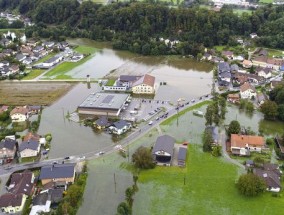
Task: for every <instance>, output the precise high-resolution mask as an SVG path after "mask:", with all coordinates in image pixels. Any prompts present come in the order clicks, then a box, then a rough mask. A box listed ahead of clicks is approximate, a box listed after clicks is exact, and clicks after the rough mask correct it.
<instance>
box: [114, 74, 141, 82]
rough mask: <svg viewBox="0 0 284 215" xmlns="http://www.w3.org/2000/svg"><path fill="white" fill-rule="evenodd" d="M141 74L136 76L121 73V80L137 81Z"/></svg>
mask: <svg viewBox="0 0 284 215" xmlns="http://www.w3.org/2000/svg"><path fill="white" fill-rule="evenodd" d="M139 78H141V76H136V75H121V76H120V77H119V80H120V81H128V82H134V81H137V80H138V79H139Z"/></svg>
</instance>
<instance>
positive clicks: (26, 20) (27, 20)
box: [0, 11, 33, 26]
mask: <svg viewBox="0 0 284 215" xmlns="http://www.w3.org/2000/svg"><path fill="white" fill-rule="evenodd" d="M0 18H2V19H6V20H7V21H8V23H9V24H12V23H13V22H15V21H22V22H23V23H24V25H25V26H31V25H33V23H32V22H31V20H30V18H27V17H25V16H21V15H15V14H12V13H10V12H5V11H3V12H1V13H0Z"/></svg>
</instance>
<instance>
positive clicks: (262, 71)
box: [255, 67, 272, 79]
mask: <svg viewBox="0 0 284 215" xmlns="http://www.w3.org/2000/svg"><path fill="white" fill-rule="evenodd" d="M255 72H256V73H257V75H258V76H261V77H264V78H266V79H268V78H271V76H272V68H270V67H265V68H263V67H257V68H256V71H255Z"/></svg>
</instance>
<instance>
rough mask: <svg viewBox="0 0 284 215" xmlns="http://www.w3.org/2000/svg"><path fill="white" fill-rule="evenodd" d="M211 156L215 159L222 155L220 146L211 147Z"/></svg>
mask: <svg viewBox="0 0 284 215" xmlns="http://www.w3.org/2000/svg"><path fill="white" fill-rule="evenodd" d="M212 155H213V156H215V157H220V156H221V155H222V146H213V147H212Z"/></svg>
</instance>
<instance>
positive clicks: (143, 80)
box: [133, 74, 155, 87]
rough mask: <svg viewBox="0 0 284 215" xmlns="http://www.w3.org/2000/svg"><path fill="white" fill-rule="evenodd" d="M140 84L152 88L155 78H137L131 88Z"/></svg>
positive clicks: (145, 76)
mask: <svg viewBox="0 0 284 215" xmlns="http://www.w3.org/2000/svg"><path fill="white" fill-rule="evenodd" d="M140 84H146V85H148V86H151V87H154V85H155V77H154V76H151V75H148V74H146V75H144V76H142V77H141V78H139V79H138V80H137V81H135V83H134V84H133V86H137V85H140Z"/></svg>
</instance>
